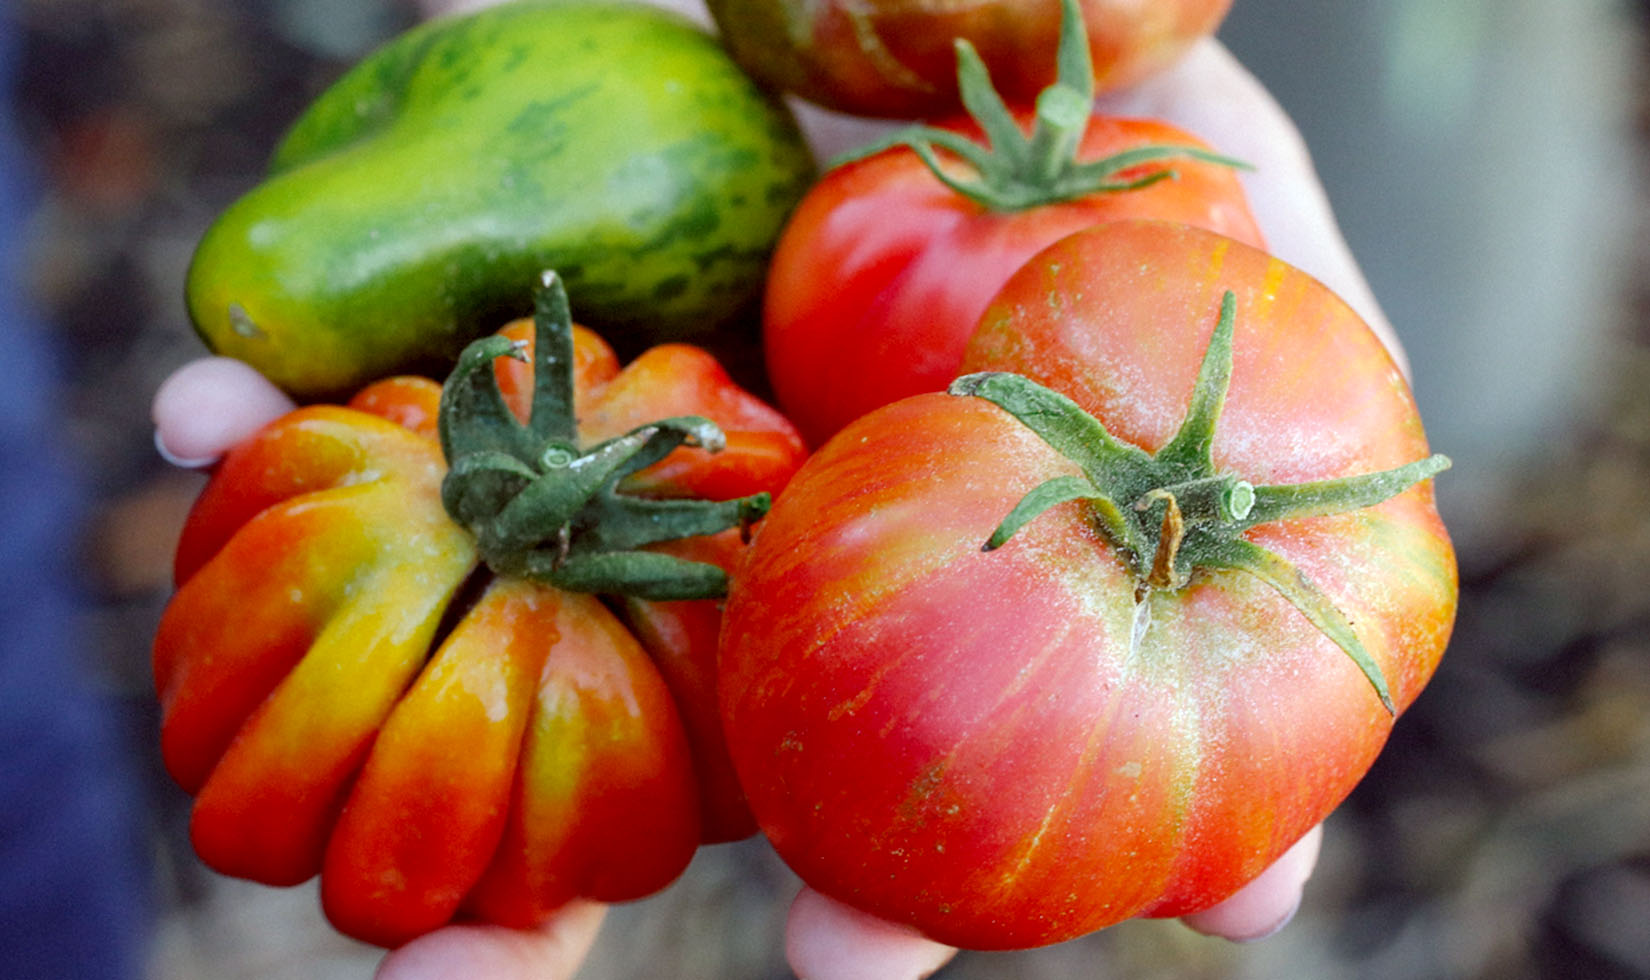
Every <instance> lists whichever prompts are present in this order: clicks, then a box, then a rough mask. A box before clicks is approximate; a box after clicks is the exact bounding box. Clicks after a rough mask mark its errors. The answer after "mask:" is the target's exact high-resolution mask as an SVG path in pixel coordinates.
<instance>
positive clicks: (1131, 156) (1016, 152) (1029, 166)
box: [832, 0, 1247, 211]
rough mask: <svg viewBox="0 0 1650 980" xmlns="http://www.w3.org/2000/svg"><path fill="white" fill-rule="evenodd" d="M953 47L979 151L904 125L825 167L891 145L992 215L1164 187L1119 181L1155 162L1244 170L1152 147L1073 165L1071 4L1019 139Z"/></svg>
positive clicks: (1084, 43)
mask: <svg viewBox="0 0 1650 980" xmlns="http://www.w3.org/2000/svg"><path fill="white" fill-rule="evenodd" d="M956 48H957V88H958V91H959V92H960V94H961V96H962V103H963V107H964V108H965V109H966V110H967V111H968V114H969V116H970V117H971V118H972V119H973V120H974V122H975V123H976V124H978V125H979V127H980V130H981V131H982V132H983V133H984V134H985V138H986V144H987V145H986V146H981V145H980V144H978V143H976V142H974V141H973V140H971V139H969V138H967V137H965V136H963V135H961V134H960V133H956V132H953V131H951V130H948V129H940V128H937V127H933V126H912V127H910V128H908V129H905V130H902V131H900V132H897V133H894V134H893V135H891V136H889V137H888V138H887V139H883V140H879V141H877V142H875V143H872V144H871V145H869V146H867V147H864V148H862V149H859V150H855V151H853V152H851V153H849V154H846V155H844V156H842V157H840V158H838V159H837V160H834V161H832V164H833V166H836V165H841V164H844V163H850V162H852V161H854V160H862V159H864V158H866V157H869V156H873V155H875V154H877V153H881V152H882V151H884V150H888V149H892V148H893V147H896V146H901V147H905V148H907V149H909V150H911V151H912V152H913V153H915V154H916V155H917V156H918V157H919V158H920V159H921V160H922V162H923V163H924V164H925V165H927V167H928V169H929V170H930V171H932V172H933V174H934V176H935V177H936V178H938V179H939V180H940V182H941V183H943V184H945V185H946V186H947V187H949V188H951V189H952V190H953V191H956V192H957V193H958V194H961V195H963V196H964V197H966V198H968V199H970V200H972V201H975V202H976V203H978V204H980V205H982V206H984V207H987V208H989V209H991V210H993V211H1022V210H1025V209H1027V208H1034V207H1039V206H1042V205H1045V204H1057V203H1059V202H1062V201H1071V200H1075V199H1077V198H1080V197H1087V196H1088V195H1090V194H1099V193H1109V192H1118V191H1132V190H1138V189H1140V188H1142V187H1146V186H1148V185H1151V184H1155V183H1157V182H1158V181H1160V180H1172V179H1174V177H1175V176H1176V174H1175V172H1174V171H1173V170H1170V169H1162V170H1156V171H1153V172H1151V173H1149V174H1146V175H1144V176H1140V177H1134V178H1123V177H1120V176H1119V175H1120V174H1123V173H1125V172H1127V171H1129V170H1131V169H1134V168H1136V167H1139V166H1141V165H1142V164H1147V163H1152V162H1154V161H1158V160H1167V159H1173V158H1189V159H1194V160H1201V161H1204V162H1206V163H1216V164H1220V165H1222V166H1228V167H1238V168H1247V164H1245V163H1243V162H1242V161H1239V160H1234V159H1232V158H1231V157H1225V156H1221V155H1220V154H1218V153H1211V152H1209V151H1208V150H1205V149H1202V148H1201V147H1195V146H1178V145H1172V144H1157V143H1154V144H1149V145H1146V146H1138V147H1135V148H1133V149H1130V150H1124V151H1123V152H1121V153H1115V154H1113V155H1111V156H1109V157H1104V158H1102V159H1099V160H1091V161H1088V162H1086V163H1085V162H1079V161H1078V159H1077V150H1078V148H1079V146H1080V145H1081V143H1082V141H1083V133H1084V132H1085V131H1086V130H1087V128H1088V122H1089V115H1090V113H1091V111H1092V110H1093V107H1094V66H1093V61H1092V59H1091V58H1090V55H1089V46H1088V34H1087V32H1086V31H1085V30H1084V27H1083V14H1082V11H1081V9H1080V8H1079V7H1078V4H1077V0H1061V21H1060V47H1059V52H1058V55H1057V57H1058V59H1059V61H1058V74H1057V75H1056V79H1055V82H1054V84H1053V85H1050V86H1049V87H1048V88H1046V89H1044V90H1043V91H1042V92H1041V93H1040V94H1039V95H1038V96H1037V106H1036V113H1035V115H1034V117H1033V123H1032V130H1031V135H1030V136H1027V135H1026V134H1025V133H1024V132H1022V131H1021V129H1020V124H1019V123H1018V122H1016V121H1015V119H1014V114H1013V113H1012V112H1010V111H1009V108H1008V105H1007V104H1006V103H1004V102H1003V99H1002V96H1001V95H999V94H998V93H997V90H996V88H995V87H994V86H993V85H992V84H991V75H990V72H989V71H988V70H987V69H986V67H985V62H984V61H982V60H981V59H980V56H979V53H978V52H976V51H975V50H974V46H973V45H972V44H970V43H969V42H968V41H967V40H966V39H964V38H958V39H957V41H956ZM936 147H938V148H940V149H944V150H947V151H949V152H951V153H953V154H955V155H956V156H957V157H959V158H961V159H962V161H963V162H964V163H965V164H967V166H968V168H969V169H971V170H972V171H973V172H974V174H973V176H972V177H963V176H958V175H956V174H954V173H952V172H951V171H950V170H948V169H947V168H946V166H945V164H944V163H943V162H942V161H941V160H940V158H939V156H938V154H937V153H936V152H935V148H936Z"/></svg>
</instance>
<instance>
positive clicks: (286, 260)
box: [187, 0, 814, 397]
mask: <svg viewBox="0 0 1650 980" xmlns="http://www.w3.org/2000/svg"><path fill="white" fill-rule="evenodd" d="M813 172H814V165H813V161H812V158H811V156H810V154H809V152H808V150H807V148H806V145H805V144H804V142H803V140H802V137H801V134H800V132H799V130H798V129H797V127H796V124H795V120H794V119H793V118H792V117H791V116H790V114H789V113H788V111H787V110H786V109H785V108H784V107H783V105H782V104H781V103H779V102H777V101H776V100H775V99H774V98H772V97H771V96H769V95H767V94H766V93H764V92H763V91H762V90H760V89H759V88H757V87H756V86H755V84H754V83H753V82H751V81H750V79H749V78H748V77H747V76H745V75H744V74H743V73H742V72H741V71H740V70H739V69H738V68H737V67H736V66H735V65H734V64H733V62H732V61H731V60H730V59H729V58H728V57H727V56H726V55H725V54H724V53H723V51H722V49H721V47H720V46H719V45H718V44H717V42H716V41H715V39H714V38H712V37H711V36H709V35H708V34H706V33H705V32H703V31H702V30H700V29H699V28H697V27H695V26H693V25H692V24H690V23H688V22H687V21H686V20H683V19H681V18H679V17H677V16H675V15H672V14H669V13H666V12H663V11H660V10H657V9H654V8H651V7H645V6H639V5H633V4H628V3H623V2H618V0H569V2H560V3H558V2H530V0H522V2H517V3H512V4H505V5H502V6H499V7H494V8H490V9H487V10H483V11H480V12H478V13H475V14H472V15H469V16H465V17H457V18H450V19H444V20H437V21H432V22H430V23H428V24H425V25H423V26H421V27H419V28H416V29H414V30H412V31H410V32H408V33H407V34H405V35H403V36H401V37H400V38H398V39H396V40H395V41H393V42H391V43H390V44H389V45H387V46H386V47H384V48H383V49H381V50H379V51H378V52H376V53H374V54H373V55H371V56H369V57H368V58H367V59H366V60H364V61H363V62H362V63H361V64H360V65H358V66H357V67H355V68H354V69H353V70H352V71H350V72H349V73H347V74H346V75H345V76H344V77H343V78H341V79H340V80H339V81H338V82H337V83H336V84H335V85H333V86H332V87H331V88H330V89H328V90H327V91H326V92H325V93H323V94H322V95H321V96H320V98H319V99H318V100H317V101H316V102H315V103H314V104H313V105H312V106H311V107H310V108H309V109H308V110H307V111H306V112H305V113H304V115H302V116H301V117H300V118H299V119H298V121H297V122H296V123H295V124H294V126H293V127H292V129H291V131H290V132H289V133H288V135H287V136H286V138H285V139H284V140H283V142H282V143H281V145H280V146H279V148H278V149H277V151H276V153H275V155H274V159H273V161H272V166H271V176H270V177H269V178H268V179H267V180H266V181H265V182H264V183H262V184H260V185H259V186H257V187H256V188H254V189H253V190H252V191H250V192H249V193H247V194H246V195H245V196H244V197H242V198H241V199H240V200H239V201H237V202H236V203H234V204H233V205H232V206H231V207H230V208H228V209H227V210H226V211H225V212H224V213H223V214H222V215H221V216H220V217H219V218H218V220H217V221H216V222H215V223H214V224H213V225H212V226H211V227H210V228H209V229H208V231H207V233H206V235H205V236H204V238H203V239H202V241H201V243H200V245H199V247H198V249H197V251H196V253H195V256H194V259H193V261H192V263H191V266H190V270H189V277H188V284H187V299H188V306H189V312H190V315H191V318H192V319H193V321H194V323H195V326H196V328H197V330H198V331H199V332H200V334H201V336H202V337H203V339H204V340H205V341H206V343H207V345H208V346H210V347H211V348H212V349H213V350H214V351H216V352H218V353H220V354H225V355H228V356H231V357H236V358H240V359H242V360H245V361H247V362H248V363H250V364H252V365H253V366H254V367H256V368H258V369H259V370H260V371H262V372H263V373H264V374H265V375H267V376H269V377H270V378H271V379H272V380H274V381H275V382H276V383H277V384H279V385H281V386H282V387H283V388H285V389H286V390H288V391H289V392H292V393H293V394H296V395H298V396H300V397H304V396H321V395H327V394H332V393H336V392H338V391H341V390H345V389H349V388H352V387H354V386H357V385H360V384H362V383H364V382H366V381H368V380H372V379H375V378H378V377H382V376H384V375H386V374H389V373H393V372H396V371H401V370H407V369H414V368H419V367H423V366H426V365H429V364H432V363H441V362H446V361H449V360H450V359H451V358H452V357H453V356H454V355H456V353H457V351H458V349H459V348H460V347H461V346H462V345H463V343H464V342H465V341H467V340H469V339H471V338H473V337H475V336H478V335H480V334H482V333H484V332H486V331H488V330H491V329H493V328H496V327H497V326H498V324H499V323H501V322H503V320H504V319H505V318H507V317H511V316H515V315H519V314H521V313H524V312H526V309H525V308H524V305H523V304H524V301H525V299H526V298H527V297H529V296H530V294H531V287H532V285H533V283H534V282H536V280H537V277H538V275H539V273H540V272H541V271H542V270H544V269H546V268H554V269H555V270H556V271H557V272H558V273H559V274H560V275H561V277H562V278H563V280H564V281H565V282H566V284H567V288H568V292H569V293H570V295H571V296H572V300H573V310H574V315H575V316H577V317H578V318H579V319H580V320H581V322H584V323H587V324H589V325H590V326H592V327H595V328H597V329H601V330H603V331H604V332H605V333H607V335H608V336H610V337H612V338H613V339H614V340H615V342H616V343H617V344H618V345H620V346H640V345H641V344H642V343H644V342H657V341H660V340H669V339H680V338H686V337H702V336H704V335H706V334H710V333H713V332H715V331H718V330H723V329H728V328H729V327H730V325H731V324H735V323H738V322H741V321H742V319H743V318H744V317H745V316H746V315H747V314H748V313H749V312H750V309H751V307H752V305H753V303H754V302H755V300H756V298H757V297H758V295H759V293H760V289H761V284H762V277H763V271H764V268H765V265H766V261H767V258H768V255H769V253H770V251H771V249H772V246H773V242H774V240H775V238H776V237H777V236H778V233H779V230H780V228H781V226H782V224H783V222H784V220H785V218H786V216H787V215H788V214H789V213H790V210H791V208H792V206H793V205H794V204H795V202H796V201H797V199H798V198H799V197H800V196H801V194H802V192H803V191H804V190H805V188H806V186H807V184H808V183H809V181H810V180H811V179H812V176H813Z"/></svg>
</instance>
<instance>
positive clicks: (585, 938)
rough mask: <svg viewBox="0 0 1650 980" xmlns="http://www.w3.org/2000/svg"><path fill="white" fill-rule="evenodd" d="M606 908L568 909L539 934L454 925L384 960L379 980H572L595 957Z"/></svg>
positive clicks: (582, 906) (579, 906) (586, 905)
mask: <svg viewBox="0 0 1650 980" xmlns="http://www.w3.org/2000/svg"><path fill="white" fill-rule="evenodd" d="M606 914H607V906H605V905H603V904H601V903H599V902H585V901H576V902H572V903H569V904H568V905H567V906H566V907H564V908H563V909H562V910H561V911H559V912H557V913H556V915H555V917H554V918H552V919H551V920H550V921H549V922H547V923H545V924H544V925H543V926H540V927H539V928H537V929H510V928H507V927H505V926H492V925H455V926H447V927H446V928H444V929H438V930H436V931H435V932H432V933H429V934H428V935H424V936H420V937H419V938H417V939H414V940H413V941H412V942H410V943H408V944H407V945H405V946H403V947H401V948H400V949H398V950H395V951H394V952H392V953H390V954H389V955H388V956H385V957H384V959H383V961H382V962H381V963H379V964H378V972H377V973H376V974H375V975H374V976H375V980H447V978H451V977H486V978H488V980H568V978H569V977H571V976H573V974H574V973H575V972H577V971H578V969H579V966H580V965H581V964H582V963H583V962H584V959H585V957H586V956H588V955H589V953H590V946H591V944H592V943H594V942H595V941H596V933H597V931H599V930H600V929H601V924H602V917H603V916H604V915H606Z"/></svg>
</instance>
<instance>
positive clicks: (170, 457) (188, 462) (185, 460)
mask: <svg viewBox="0 0 1650 980" xmlns="http://www.w3.org/2000/svg"><path fill="white" fill-rule="evenodd" d="M155 452H157V453H159V454H160V458H161V459H164V460H166V461H167V462H168V463H171V464H172V465H173V466H176V467H178V468H179V469H185V470H203V469H205V468H207V467H208V466H211V465H212V464H213V463H216V462H217V461H218V457H216V456H179V455H177V454H176V453H174V452H172V451H171V450H170V449H167V448H166V443H165V442H164V441H162V440H161V437H160V430H158V429H157V430H155Z"/></svg>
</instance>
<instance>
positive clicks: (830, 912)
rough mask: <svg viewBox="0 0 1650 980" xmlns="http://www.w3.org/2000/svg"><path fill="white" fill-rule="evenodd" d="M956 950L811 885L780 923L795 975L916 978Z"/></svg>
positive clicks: (804, 979) (829, 979)
mask: <svg viewBox="0 0 1650 980" xmlns="http://www.w3.org/2000/svg"><path fill="white" fill-rule="evenodd" d="M956 953H957V951H956V950H955V949H953V948H952V947H950V946H944V945H941V944H939V943H936V942H934V941H933V940H931V939H926V938H924V937H923V936H922V935H921V934H920V933H918V932H917V931H916V930H914V929H911V928H909V927H906V926H901V925H896V924H895V923H892V922H887V921H884V920H882V919H879V918H877V917H875V916H873V915H869V914H867V913H865V912H861V911H859V910H858V909H854V908H850V907H849V906H846V905H843V904H842V903H841V902H838V901H836V900H834V899H830V898H826V897H825V896H824V895H821V894H819V893H818V892H816V891H814V890H813V889H811V888H803V889H802V891H801V892H799V893H798V894H797V896H796V900H795V901H794V902H792V903H791V914H790V919H789V921H787V922H786V924H785V955H786V957H787V958H788V959H789V960H790V963H791V969H792V970H793V971H795V972H796V975H797V976H798V977H800V978H801V980H918V978H920V977H926V976H928V975H929V974H931V973H933V972H934V971H935V970H938V969H939V968H940V967H942V966H944V965H945V964H946V962H947V961H949V960H950V959H951V957H953V956H955V955H956Z"/></svg>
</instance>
